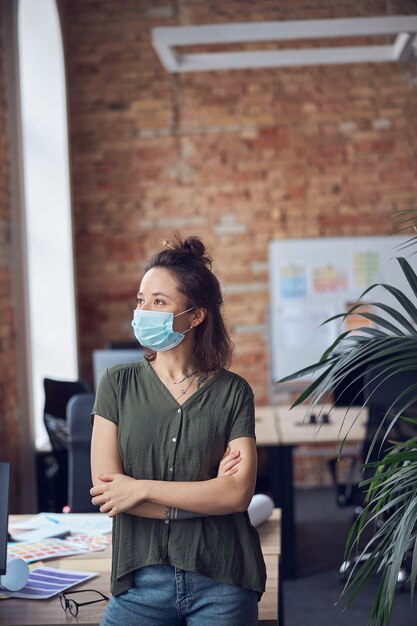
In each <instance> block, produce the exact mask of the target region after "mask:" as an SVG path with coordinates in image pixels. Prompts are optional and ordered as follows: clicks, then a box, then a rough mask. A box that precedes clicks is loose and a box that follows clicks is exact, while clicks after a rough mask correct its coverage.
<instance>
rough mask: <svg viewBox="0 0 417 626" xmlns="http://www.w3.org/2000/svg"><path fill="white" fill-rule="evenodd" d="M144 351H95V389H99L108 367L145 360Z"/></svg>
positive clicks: (138, 349)
mask: <svg viewBox="0 0 417 626" xmlns="http://www.w3.org/2000/svg"><path fill="white" fill-rule="evenodd" d="M143 354H144V352H143V350H142V349H141V348H139V347H138V348H136V350H126V349H125V350H94V351H93V378H94V388H95V389H97V385H98V381H99V380H100V378H101V376H102V374H104V371H105V370H106V368H108V367H112V366H113V365H120V364H122V363H132V362H133V361H140V360H142V359H143Z"/></svg>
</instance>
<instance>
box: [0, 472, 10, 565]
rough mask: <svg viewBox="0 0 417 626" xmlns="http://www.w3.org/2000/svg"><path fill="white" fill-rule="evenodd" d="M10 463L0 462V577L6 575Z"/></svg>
mask: <svg viewBox="0 0 417 626" xmlns="http://www.w3.org/2000/svg"><path fill="white" fill-rule="evenodd" d="M9 491H10V463H2V462H0V576H4V574H5V573H6V564H7V537H8V534H7V527H8V523H9Z"/></svg>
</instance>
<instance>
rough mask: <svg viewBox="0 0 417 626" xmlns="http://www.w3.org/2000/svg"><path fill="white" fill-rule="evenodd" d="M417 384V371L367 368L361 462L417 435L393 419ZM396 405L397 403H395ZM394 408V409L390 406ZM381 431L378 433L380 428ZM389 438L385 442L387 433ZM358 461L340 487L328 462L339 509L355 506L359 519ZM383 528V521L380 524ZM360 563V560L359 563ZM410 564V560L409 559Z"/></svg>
mask: <svg viewBox="0 0 417 626" xmlns="http://www.w3.org/2000/svg"><path fill="white" fill-rule="evenodd" d="M416 381H417V369H416V370H414V371H413V370H410V371H406V372H399V373H395V374H391V375H389V370H388V371H387V366H386V365H379V366H377V367H374V368H367V369H366V370H365V371H364V375H363V401H364V403H366V405H367V407H368V421H367V427H366V436H365V439H364V442H363V445H362V450H361V462H362V463H366V462H373V461H377V460H379V459H381V458H382V457H383V456H384V455H385V454H386V453H387V451H388V448H389V447H390V446H391V443H390V441H393V440H394V441H398V442H400V441H406V440H407V439H409V438H411V437H414V436H415V435H416V431H415V426H414V425H413V424H410V423H409V422H405V421H404V420H401V419H398V420H396V421H395V423H393V419H394V417H395V415H396V413H397V412H398V410H400V409H401V407H402V406H404V405H405V404H407V403H408V402H411V401H412V399H413V396H414V395H415V392H411V393H408V394H404V396H402V397H401V399H400V400H399V401H396V399H397V398H398V396H399V395H400V394H401V393H402V392H403V391H405V390H406V389H407V388H408V387H410V386H411V385H415V383H416ZM395 401H396V402H395ZM394 402H395V404H394V406H392V407H391V405H392V404H393V403H394ZM416 414H417V402H415V401H414V402H413V403H412V404H410V407H408V408H407V409H406V410H404V415H406V416H409V417H411V416H416ZM381 423H382V428H381V429H380V431H379V430H378V429H379V428H380V426H381ZM387 432H388V436H387V437H386V438H385V435H386V433H387ZM356 463H357V460H356V459H355V460H354V459H352V460H351V468H350V471H349V472H348V478H347V480H346V483H339V482H338V481H337V475H336V467H335V465H336V464H335V460H334V459H332V460H331V461H330V462H329V466H330V471H331V475H332V478H333V482H334V486H335V489H336V494H337V504H338V506H352V505H353V506H355V515H359V514H360V513H361V511H362V510H363V506H364V498H365V492H364V491H362V490H361V488H360V487H359V485H358V484H357V483H354V482H353V480H352V478H353V475H354V470H355V464H356ZM372 472H373V470H372V469H371V468H365V470H364V472H363V473H362V476H361V479H367V478H371V477H372ZM379 523H381V524H383V523H384V522H383V519H382V520H380V521H379ZM358 558H362V559H365V558H366V555H361V556H359V557H358ZM356 560H357V559H356ZM407 561H408V559H407ZM354 562H355V559H352V560H351V561H344V562H343V563H342V566H341V568H340V575H341V578H342V580H346V579H347V577H348V575H349V572H350V569H351V567H352V565H353V563H354ZM407 578H408V573H407V572H406V571H405V570H404V565H403V568H402V569H401V570H400V572H399V575H398V584H399V587H401V585H402V584H403V583H404V581H405V580H406V579H407Z"/></svg>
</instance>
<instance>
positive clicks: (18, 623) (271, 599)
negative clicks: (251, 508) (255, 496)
mask: <svg viewBox="0 0 417 626" xmlns="http://www.w3.org/2000/svg"><path fill="white" fill-rule="evenodd" d="M25 517H28V516H23V515H14V516H11V517H10V523H13V522H16V521H20V520H22V519H24V518H25ZM280 527H281V512H280V511H279V509H275V510H274V511H273V514H272V516H271V517H270V518H269V519H268V520H267V521H266V522H264V523H263V524H261V526H259V527H258V531H259V535H260V538H261V544H262V551H263V554H264V558H265V563H266V567H267V575H268V580H267V584H266V591H265V593H264V595H263V596H262V599H261V601H260V603H259V621H258V623H259V624H262V626H277V624H278V622H277V615H278V611H279V606H278V603H279V605H280V607H282V604H281V601H282V597H280V598H279V599H278V588H279V564H280V546H281V532H280ZM44 565H49V566H50V567H56V568H61V569H67V570H80V571H82V570H85V571H91V572H97V573H98V574H99V575H98V576H96V577H95V578H92V579H90V580H88V581H87V582H85V583H83V584H82V585H78V586H77V587H76V589H82V588H86V589H97V590H98V591H101V592H102V593H105V594H106V595H110V592H109V588H110V566H111V555H110V547H108V548H107V549H106V550H104V551H102V552H89V553H87V554H79V555H76V556H69V557H65V558H63V559H49V560H47V561H44ZM68 593H69V592H68ZM281 595H282V594H281ZM106 606H107V603H106V602H103V603H101V602H99V603H97V604H91V605H88V606H83V607H80V611H79V614H78V616H77V617H76V618H75V617H72V615H70V614H69V612H68V611H66V612H64V611H63V610H62V608H61V604H60V601H59V598H58V596H54V597H53V598H50V599H49V600H21V599H18V598H9V599H7V600H0V624H1V626H61V625H62V624H66V625H67V626H68V625H69V624H73V625H76V626H95V625H97V624H99V623H100V619H101V616H102V614H103V612H104V609H105V608H106ZM280 612H282V609H280ZM279 626H283V622H282V621H281V622H280V625H279Z"/></svg>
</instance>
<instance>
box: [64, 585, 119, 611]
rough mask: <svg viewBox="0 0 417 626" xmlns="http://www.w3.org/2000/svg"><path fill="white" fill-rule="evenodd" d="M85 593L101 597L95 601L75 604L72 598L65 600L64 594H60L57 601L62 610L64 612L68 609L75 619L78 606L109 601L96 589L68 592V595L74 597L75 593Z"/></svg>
mask: <svg viewBox="0 0 417 626" xmlns="http://www.w3.org/2000/svg"><path fill="white" fill-rule="evenodd" d="M87 592H89V593H98V595H99V596H101V598H98V599H97V600H90V601H89V602H76V601H75V600H73V599H72V598H67V597H66V595H65V593H60V594H59V600H60V602H61V606H62V608H63V609H64V611H66V610H67V609H68V610H69V612H70V613H71V615H72V616H73V617H77V615H78V607H79V606H86V605H87V604H95V603H96V602H102V601H103V600H108V599H109V598H108V597H107V596H105V595H104V593H101V591H97V590H96V589H79V590H78V591H70V592H69V594H70V595H74V594H75V593H87Z"/></svg>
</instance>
